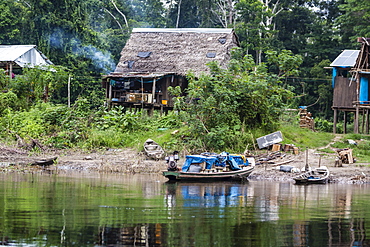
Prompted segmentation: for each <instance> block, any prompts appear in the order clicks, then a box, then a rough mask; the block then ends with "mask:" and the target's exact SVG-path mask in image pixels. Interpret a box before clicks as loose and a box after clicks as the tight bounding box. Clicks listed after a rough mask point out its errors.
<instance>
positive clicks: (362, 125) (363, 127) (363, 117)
mask: <svg viewBox="0 0 370 247" xmlns="http://www.w3.org/2000/svg"><path fill="white" fill-rule="evenodd" d="M361 112H362V122H361V133H362V134H363V133H365V110H364V109H361Z"/></svg>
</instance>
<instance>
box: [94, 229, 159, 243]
mask: <svg viewBox="0 0 370 247" xmlns="http://www.w3.org/2000/svg"><path fill="white" fill-rule="evenodd" d="M161 234H162V232H161V224H132V225H127V226H124V227H117V228H115V227H101V228H100V230H99V235H98V240H97V244H99V245H104V246H106V245H109V246H162V239H161Z"/></svg>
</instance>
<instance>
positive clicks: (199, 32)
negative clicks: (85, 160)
mask: <svg viewBox="0 0 370 247" xmlns="http://www.w3.org/2000/svg"><path fill="white" fill-rule="evenodd" d="M238 44H239V43H238V39H237V36H236V35H235V33H234V31H233V30H232V29H220V28H177V29H171V28H169V29H162V28H134V29H133V31H132V34H131V36H130V39H129V40H128V41H127V43H126V45H125V47H124V48H123V50H122V52H121V58H120V61H119V63H118V64H117V66H116V69H115V71H114V72H112V73H110V74H109V75H105V76H103V80H102V86H103V88H105V90H106V100H107V103H108V105H109V106H115V105H121V106H124V107H126V108H130V109H131V108H139V109H140V108H144V109H149V110H150V111H153V110H154V109H160V110H161V111H163V110H164V111H167V110H170V109H173V105H174V102H173V99H172V97H171V95H170V94H169V92H168V87H169V86H172V87H176V86H180V87H181V89H185V88H186V87H187V85H188V81H187V79H186V75H187V73H188V72H189V71H192V72H193V73H194V74H195V75H196V76H197V75H200V74H201V73H206V72H208V71H209V68H208V67H207V65H206V64H207V63H208V62H211V61H217V62H218V63H219V64H220V65H221V66H222V67H226V65H227V63H228V62H229V60H230V53H231V49H232V48H233V47H236V46H238Z"/></svg>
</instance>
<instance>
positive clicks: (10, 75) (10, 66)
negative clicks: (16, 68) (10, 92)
mask: <svg viewBox="0 0 370 247" xmlns="http://www.w3.org/2000/svg"><path fill="white" fill-rule="evenodd" d="M12 74H13V64H12V63H11V62H10V63H9V83H10V82H11V80H12V79H13V78H12Z"/></svg>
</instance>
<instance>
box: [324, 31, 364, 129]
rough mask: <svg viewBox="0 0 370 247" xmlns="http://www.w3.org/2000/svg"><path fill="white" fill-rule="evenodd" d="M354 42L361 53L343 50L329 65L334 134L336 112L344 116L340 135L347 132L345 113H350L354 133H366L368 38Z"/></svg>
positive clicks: (346, 116)
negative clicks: (359, 44)
mask: <svg viewBox="0 0 370 247" xmlns="http://www.w3.org/2000/svg"><path fill="white" fill-rule="evenodd" d="M358 42H360V43H361V50H344V51H343V52H342V53H341V54H340V55H339V56H338V57H337V58H336V59H335V60H334V61H333V62H332V64H331V65H330V66H331V67H332V69H333V70H332V71H333V76H332V86H333V88H334V91H333V105H332V109H333V110H334V127H333V132H334V133H336V130H337V121H338V113H339V112H340V111H341V112H343V113H344V114H343V122H344V129H343V131H344V133H347V122H348V119H349V117H348V113H350V114H353V119H354V132H355V133H360V132H362V133H367V134H368V133H369V109H370V98H369V78H370V64H369V55H370V52H369V51H370V45H369V42H370V39H367V38H359V39H358ZM361 117H362V118H361Z"/></svg>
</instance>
